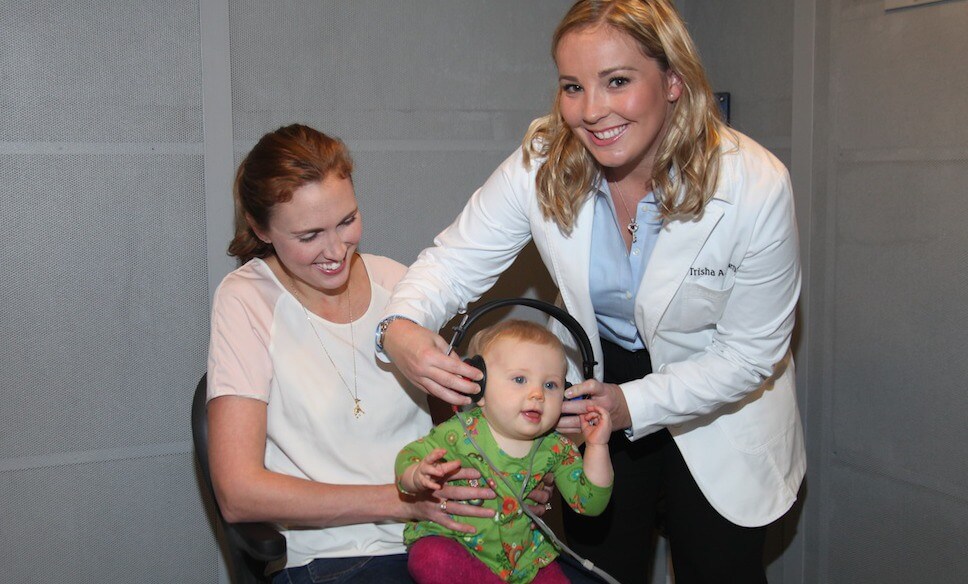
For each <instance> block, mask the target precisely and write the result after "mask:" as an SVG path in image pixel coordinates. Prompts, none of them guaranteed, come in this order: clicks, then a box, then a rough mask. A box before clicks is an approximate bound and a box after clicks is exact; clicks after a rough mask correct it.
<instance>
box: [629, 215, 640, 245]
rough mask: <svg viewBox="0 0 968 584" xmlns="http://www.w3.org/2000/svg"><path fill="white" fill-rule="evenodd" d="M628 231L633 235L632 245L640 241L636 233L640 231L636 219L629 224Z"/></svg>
mask: <svg viewBox="0 0 968 584" xmlns="http://www.w3.org/2000/svg"><path fill="white" fill-rule="evenodd" d="M627 229H628V230H629V233H631V234H632V243H635V242H636V241H638V236H636V234H635V232H636V231H638V230H639V224H638V223H636V222H635V219H634V218H633V219H632V220H631V221H630V222H629V224H628V227H627Z"/></svg>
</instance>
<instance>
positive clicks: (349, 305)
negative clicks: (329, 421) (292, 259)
mask: <svg viewBox="0 0 968 584" xmlns="http://www.w3.org/2000/svg"><path fill="white" fill-rule="evenodd" d="M289 281H290V283H291V284H292V289H293V291H294V292H296V295H297V296H298V295H300V294H299V292H298V291H297V289H296V281H295V280H294V279H293V278H292V276H289ZM345 295H346V317H347V319H349V324H350V352H351V354H352V355H353V389H350V384H349V383H346V379H344V378H343V374H342V373H341V372H340V370H339V367H337V366H336V361H335V360H334V359H333V356H332V355H330V354H329V351H328V350H326V345H325V344H323V338H322V337H320V336H319V331H318V330H316V324H315V323H314V322H313V319H312V318H310V316H309V310H308V309H307V308H306V305H305V304H303V303H302V301H301V300H300V299H299V298H296V300H297V301H298V302H299V306H301V307H302V309H303V314H305V315H306V322H308V323H309V328H311V329H313V334H314V335H316V340H317V341H319V346H320V347H322V348H323V353H325V354H326V358H327V359H329V362H330V364H332V366H333V369H335V370H336V375H339V380H340V381H342V382H343V385H344V386H345V387H346V391H348V392H349V394H350V397H351V398H353V417H354V418H357V419H359V418H360V416H362V415H363V414H365V413H366V411H364V410H363V405H362V402H361V400H360V390H359V387H358V386H357V377H356V335H354V334H353V301H352V300H353V298H352V296H350V281H349V280H347V281H346V294H345Z"/></svg>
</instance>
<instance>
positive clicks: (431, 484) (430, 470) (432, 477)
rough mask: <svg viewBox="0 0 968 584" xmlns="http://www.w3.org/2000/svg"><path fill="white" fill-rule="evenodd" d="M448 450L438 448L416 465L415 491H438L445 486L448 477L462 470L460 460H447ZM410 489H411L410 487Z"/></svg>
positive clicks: (414, 475)
mask: <svg viewBox="0 0 968 584" xmlns="http://www.w3.org/2000/svg"><path fill="white" fill-rule="evenodd" d="M445 454H447V451H446V450H445V449H443V448H437V449H435V450H434V451H433V452H431V453H430V454H428V455H427V456H425V457H424V459H423V460H421V461H420V462H419V463H418V464H417V465H416V470H413V471H411V472H412V473H413V479H412V481H413V483H414V484H413V486H414V487H416V488H415V489H414V492H418V491H438V490H440V489H442V488H443V487H444V483H446V482H447V477H449V476H450V475H452V474H454V473H455V472H457V471H459V470H460V461H459V460H451V461H445V460H444V455H445ZM408 490H409V489H408Z"/></svg>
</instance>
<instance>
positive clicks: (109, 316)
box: [0, 0, 221, 583]
mask: <svg viewBox="0 0 968 584" xmlns="http://www.w3.org/2000/svg"><path fill="white" fill-rule="evenodd" d="M198 17H199V4H198V2H197V1H195V0H189V1H174V0H162V1H159V2H150V3H143V2H133V1H122V2H108V1H104V0H82V1H79V2H70V3H66V4H65V3H56V2H28V3H19V4H18V3H11V2H6V3H3V4H2V5H0V30H2V31H3V34H2V35H0V47H2V51H0V71H2V78H3V83H2V84H0V111H2V112H3V115H2V116H0V221H2V227H3V228H2V229H0V246H2V249H3V250H4V252H5V254H4V257H5V266H4V275H3V277H2V278H0V297H2V298H3V308H2V320H0V335H2V338H3V340H4V342H3V343H2V344H0V394H2V396H3V400H4V401H3V403H4V405H3V407H0V533H2V537H3V543H4V546H3V551H2V552H0V565H2V566H3V576H0V580H3V581H12V582H14V581H15V582H48V581H51V580H55V581H73V582H104V583H110V582H118V583H121V582H131V581H133V580H135V581H138V582H158V583H167V582H193V581H196V582H212V583H214V582H216V581H217V578H218V577H219V574H218V572H219V566H220V562H221V560H220V558H219V556H218V550H217V548H216V545H215V540H214V536H213V534H212V530H211V528H210V526H209V523H208V519H207V516H206V514H205V511H204V509H203V508H202V504H201V498H200V496H199V493H198V487H197V483H196V478H195V472H194V467H193V463H192V458H191V455H190V450H191V443H190V438H189V436H190V431H189V409H190V401H191V393H192V389H193V387H194V385H195V383H196V382H197V380H198V377H199V375H200V374H201V373H202V371H203V370H204V363H205V351H206V346H207V337H208V306H207V305H208V303H207V298H208V290H207V288H208V286H207V265H206V264H207V262H206V246H205V195H204V189H203V158H202V155H201V153H202V150H203V149H202V109H201V73H200V70H201V69H200V30H199V25H198Z"/></svg>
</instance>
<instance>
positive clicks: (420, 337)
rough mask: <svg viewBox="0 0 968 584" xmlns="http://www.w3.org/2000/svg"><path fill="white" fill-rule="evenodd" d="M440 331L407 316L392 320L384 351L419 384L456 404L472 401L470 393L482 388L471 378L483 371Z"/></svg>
mask: <svg viewBox="0 0 968 584" xmlns="http://www.w3.org/2000/svg"><path fill="white" fill-rule="evenodd" d="M449 348H450V346H449V345H448V344H447V341H445V340H444V339H443V337H441V336H440V335H438V334H436V333H434V332H432V331H430V330H427V329H426V328H424V327H422V326H420V325H419V324H417V323H415V322H412V321H409V320H407V319H404V318H398V319H396V320H394V321H393V322H391V323H390V324H389V326H388V327H387V329H386V333H385V334H384V338H383V351H384V353H386V355H387V356H388V357H389V358H390V360H391V361H393V364H394V365H396V366H397V369H399V370H400V372H401V373H403V375H404V376H405V377H406V378H407V379H409V380H410V381H411V382H413V383H414V385H416V386H417V387H419V388H420V389H422V390H424V391H425V392H427V393H429V394H430V395H433V396H436V397H438V398H440V399H442V400H444V401H445V402H447V403H449V404H453V405H458V406H459V405H466V404H469V403H471V400H470V398H469V397H467V396H468V395H473V394H476V393H478V392H479V391H480V390H481V388H480V386H478V385H477V384H476V383H474V382H473V381H470V380H471V379H480V378H481V372H480V371H478V370H477V369H475V368H474V367H471V366H470V365H467V364H466V363H464V362H463V361H461V360H460V358H459V357H458V356H457V355H455V354H453V353H452V354H450V355H448V354H447V350H448V349H449Z"/></svg>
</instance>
